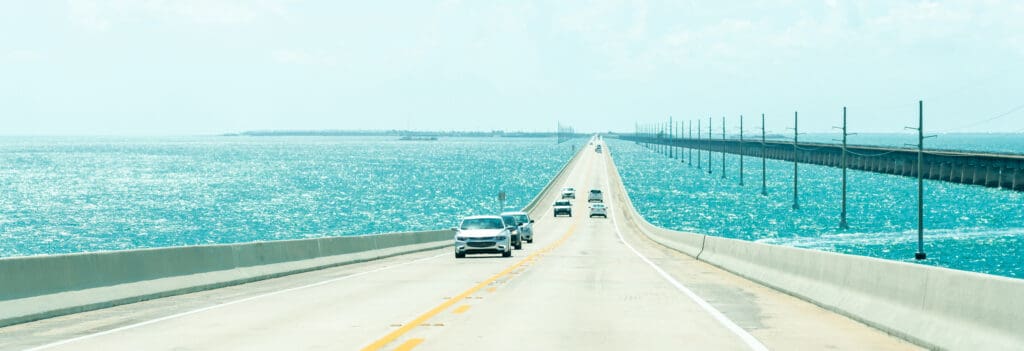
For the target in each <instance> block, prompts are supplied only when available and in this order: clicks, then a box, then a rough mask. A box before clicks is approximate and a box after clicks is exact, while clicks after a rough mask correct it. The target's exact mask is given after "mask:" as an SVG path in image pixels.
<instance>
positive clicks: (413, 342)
mask: <svg viewBox="0 0 1024 351" xmlns="http://www.w3.org/2000/svg"><path fill="white" fill-rule="evenodd" d="M591 161H592V158H588V159H587V166H586V168H585V169H584V172H585V173H584V176H585V177H584V179H589V177H590V171H591V169H590V167H589V166H590V164H591ZM579 222H580V217H578V216H577V217H575V219H574V220H573V222H572V225H570V226H569V229H568V230H566V232H565V234H562V237H561V238H559V239H558V241H555V242H553V243H551V245H548V246H547V247H545V248H543V249H541V250H539V251H537V252H534V253H533V254H531V255H529V256H527V257H526V258H524V259H522V260H520V261H519V262H516V264H514V265H511V266H509V267H508V268H505V270H503V271H501V272H499V273H498V274H495V275H493V276H491V277H490V278H487V280H484V281H482V282H480V283H479V284H477V285H475V286H473V287H472V288H469V290H466V291H463V292H462V293H461V294H459V295H456V296H455V297H452V298H451V299H448V300H445V302H443V303H441V304H440V305H437V306H436V307H434V308H432V309H430V310H429V311H427V312H426V313H424V314H421V315H420V316H418V317H416V319H413V320H412V321H410V322H409V323H406V324H405V325H403V326H401V327H399V328H398V329H395V330H394V331H392V332H390V333H388V334H387V335H385V336H384V337H382V338H380V339H377V341H374V342H373V343H372V344H370V345H367V346H366V347H364V348H362V349H361V350H362V351H378V350H380V349H381V348H383V347H384V345H387V344H390V343H391V342H394V341H395V340H397V339H398V338H400V337H402V335H405V334H406V333H408V332H409V331H411V330H413V329H415V328H416V327H418V326H420V324H423V323H426V322H427V320H429V319H430V318H433V317H434V316H436V315H438V314H439V313H441V312H443V311H444V310H447V309H448V308H451V307H452V306H454V305H455V304H456V303H458V302H459V301H462V300H464V299H466V298H467V297H469V296H471V295H473V294H474V293H476V292H477V291H480V289H483V288H484V287H486V286H488V285H490V284H491V283H493V282H495V281H497V280H498V279H501V278H502V277H504V276H506V275H509V273H512V271H514V270H515V269H516V268H519V267H520V266H522V265H524V264H526V263H528V262H532V261H534V260H536V259H537V258H538V257H540V256H541V255H543V254H545V253H548V252H550V251H551V250H554V249H555V248H557V247H558V246H559V245H562V243H564V242H565V241H566V240H568V239H569V237H570V236H572V234H573V233H574V232H575V231H576V225H577V224H579ZM467 307H468V306H467ZM423 340H424V339H422V338H417V339H410V340H408V341H406V342H405V343H402V344H401V345H400V346H399V347H398V348H397V349H396V350H406V351H407V350H411V349H412V348H413V347H416V346H417V345H419V344H420V343H421V342H423Z"/></svg>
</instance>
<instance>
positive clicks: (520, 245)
mask: <svg viewBox="0 0 1024 351" xmlns="http://www.w3.org/2000/svg"><path fill="white" fill-rule="evenodd" d="M515 247H516V250H522V249H523V242H522V241H520V242H518V243H516V245H515Z"/></svg>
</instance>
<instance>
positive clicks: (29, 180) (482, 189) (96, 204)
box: [0, 134, 1024, 278]
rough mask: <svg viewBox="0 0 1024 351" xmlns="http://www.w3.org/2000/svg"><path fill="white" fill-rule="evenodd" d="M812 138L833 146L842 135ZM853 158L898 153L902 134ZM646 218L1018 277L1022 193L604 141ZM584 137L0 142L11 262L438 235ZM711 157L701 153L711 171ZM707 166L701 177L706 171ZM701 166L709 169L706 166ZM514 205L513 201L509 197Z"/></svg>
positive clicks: (3, 247) (545, 177)
mask: <svg viewBox="0 0 1024 351" xmlns="http://www.w3.org/2000/svg"><path fill="white" fill-rule="evenodd" d="M801 138H802V140H808V141H823V142H827V141H830V140H831V139H834V138H835V136H834V135H827V134H822V135H815V134H809V135H805V136H802V137H801ZM858 138H859V139H856V140H851V143H854V142H856V143H860V144H874V145H902V144H903V143H905V142H907V141H906V140H907V139H908V136H907V135H863V136H859V137H858ZM605 139H606V140H607V142H608V144H609V150H610V152H611V154H612V155H613V157H614V158H615V161H616V164H617V165H618V167H619V171H620V172H621V173H622V178H623V181H624V183H625V186H626V188H627V190H628V191H629V195H630V197H631V199H632V200H633V203H634V204H635V205H636V207H637V209H638V211H640V213H642V214H643V215H644V216H645V217H647V218H648V220H650V221H651V222H652V223H654V224H656V225H660V226H663V227H666V228H671V229H676V230H684V231H691V232H697V233H707V234H710V235H718V236H723V237H729V238H738V239H744V240H750V241H757V242H763V243H771V244H779V245H787V246H794V247H802V248H809V249H815V250H823V251H831V252H841V253H847V254H854V255H864V256H871V257H878V258H883V259H889V260H897V261H905V262H917V263H920V264H928V265H936V266H941V267H948V268H954V269H961V270H968V271H975V272H982V273H989V274H995V275H1001V276H1007V277H1015V278H1024V259H1022V258H1021V257H1022V254H1024V195H1022V193H1019V192H1014V191H1007V190H1001V189H992V188H985V187H979V186H970V185H961V184H952V183H944V182H937V181H925V198H926V204H925V210H926V213H925V228H926V232H925V252H926V253H927V254H928V259H927V260H924V261H920V262H918V261H915V260H914V259H913V256H914V252H916V251H917V230H916V228H917V216H916V211H917V207H916V205H917V202H916V196H917V182H916V179H913V178H908V177H900V176H892V175H882V174H875V173H868V172H862V171H850V172H849V185H848V191H849V193H848V202H849V204H848V220H849V224H850V229H848V230H841V229H839V228H838V221H839V202H840V187H839V173H840V170H839V169H837V168H830V167H823V166H815V165H807V164H801V165H800V193H799V194H800V197H799V201H800V206H801V207H800V209H799V210H793V209H792V208H791V206H792V202H793V189H792V169H793V168H792V163H788V162H781V161H774V160H768V161H767V167H766V174H767V190H768V196H761V195H760V192H761V187H760V184H761V183H760V179H761V178H760V177H761V162H760V159H759V158H756V157H746V158H745V159H746V161H745V170H744V179H745V183H746V184H745V185H743V186H740V185H739V182H738V166H739V157H738V156H736V155H727V156H726V162H727V167H726V168H727V173H726V178H725V179H723V178H722V177H721V173H720V167H721V158H720V157H721V156H720V154H717V153H714V154H713V157H714V160H713V161H712V168H713V173H712V174H708V173H707V172H706V169H697V167H696V165H694V166H689V165H687V164H686V163H685V162H680V160H679V159H669V158H668V157H666V156H664V155H660V154H657V153H654V152H652V151H650V150H648V149H645V148H643V147H642V146H640V145H637V144H635V143H632V142H626V141H621V140H617V139H615V138H610V137H609V138H605ZM1021 140H1024V138H1021V137H1019V136H1009V135H1004V136H993V135H943V136H940V137H939V138H937V139H929V140H928V141H929V143H932V147H939V148H945V149H970V150H974V151H1000V152H1012V153H1024V143H1022V142H1021ZM584 142H585V140H584V139H575V140H573V141H570V142H566V143H562V144H558V143H556V141H555V140H554V139H547V138H441V139H440V140H437V141H399V140H397V138H394V137H220V136H216V137H214V136H210V137H179V138H173V137H164V138H112V137H45V138H43V137H4V138H0V257H14V256H30V255H45V254H63V253H76V252H96V251H109V250H126V249H139V248H154V247H168V246H185V245H202V244H222V243H238V242H252V241H268V240H284V239H302V238H316V237H329V236H343V235H363V234H373V233H387V232H402V231H416V230H435V229H441V228H448V227H451V226H454V225H455V224H456V221H457V220H458V219H459V218H460V217H461V216H465V215H472V214H489V213H497V212H499V211H500V210H501V209H502V208H503V206H504V208H505V209H519V208H521V207H523V206H525V205H526V204H527V203H528V202H529V201H530V200H531V199H532V198H533V197H534V196H535V195H536V194H537V192H539V191H540V190H541V189H542V188H543V187H544V186H545V185H546V184H547V182H548V181H549V180H550V179H551V178H552V177H553V176H554V175H555V174H556V173H557V172H558V170H559V169H560V168H561V167H562V166H563V165H564V163H565V162H566V161H567V160H568V159H569V158H570V157H571V156H572V154H573V153H574V151H575V150H576V149H577V148H579V147H581V145H582V144H583V143H584ZM702 157H706V153H705V154H704V156H702ZM704 162H707V161H706V159H704ZM704 167H706V164H705V165H704ZM502 191H503V192H505V193H506V194H507V199H506V202H505V203H504V204H501V203H499V202H498V201H497V194H498V193H499V192H502Z"/></svg>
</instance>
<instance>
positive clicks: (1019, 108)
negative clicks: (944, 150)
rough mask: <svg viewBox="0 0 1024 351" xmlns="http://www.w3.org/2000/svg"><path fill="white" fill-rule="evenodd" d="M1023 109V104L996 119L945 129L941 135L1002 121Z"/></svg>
mask: <svg viewBox="0 0 1024 351" xmlns="http://www.w3.org/2000/svg"><path fill="white" fill-rule="evenodd" d="M1022 109H1024V104H1021V105H1019V106H1017V107H1014V108H1012V109H1010V110H1009V111H1006V112H1003V113H1000V114H998V115H996V116H994V117H989V118H986V119H984V120H981V121H977V122H973V123H970V124H965V125H962V126H960V127H956V128H950V129H944V130H942V131H940V133H948V132H952V131H957V130H962V129H966V128H970V127H976V126H979V125H982V124H985V123H988V122H992V121H994V120H997V119H1000V118H1003V117H1006V116H1009V115H1012V114H1013V113H1014V112H1017V111H1020V110H1022ZM1021 130H1024V129H1020V130H1018V132H1019V131H1021Z"/></svg>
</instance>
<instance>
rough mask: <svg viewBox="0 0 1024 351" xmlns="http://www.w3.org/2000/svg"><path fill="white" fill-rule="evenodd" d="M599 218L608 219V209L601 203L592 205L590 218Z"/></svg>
mask: <svg viewBox="0 0 1024 351" xmlns="http://www.w3.org/2000/svg"><path fill="white" fill-rule="evenodd" d="M597 216H601V217H604V218H608V207H607V206H605V205H604V203H601V202H599V203H596V204H591V205H590V217H591V218H593V217H597Z"/></svg>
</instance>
